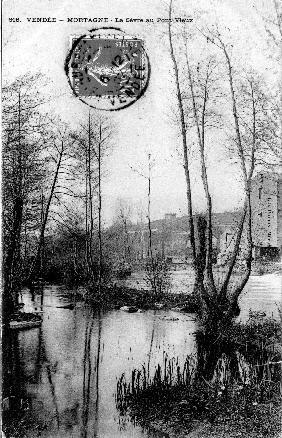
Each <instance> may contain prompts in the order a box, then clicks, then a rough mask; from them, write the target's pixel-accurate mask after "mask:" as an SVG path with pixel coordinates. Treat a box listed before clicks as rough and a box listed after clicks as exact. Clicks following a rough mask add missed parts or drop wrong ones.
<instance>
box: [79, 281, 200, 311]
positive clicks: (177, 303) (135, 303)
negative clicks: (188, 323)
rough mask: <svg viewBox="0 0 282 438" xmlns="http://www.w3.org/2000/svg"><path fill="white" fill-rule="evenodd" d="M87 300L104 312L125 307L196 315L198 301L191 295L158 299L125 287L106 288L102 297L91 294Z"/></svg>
mask: <svg viewBox="0 0 282 438" xmlns="http://www.w3.org/2000/svg"><path fill="white" fill-rule="evenodd" d="M86 300H87V301H88V302H89V303H90V304H92V305H93V306H94V307H100V308H102V309H103V310H111V309H116V310H117V309H122V308H125V307H128V308H130V309H131V311H132V312H134V311H136V312H137V311H138V310H141V311H144V310H160V309H164V310H176V311H183V312H187V313H195V312H196V310H197V303H196V299H195V298H194V296H192V295H190V294H184V293H182V294H174V293H163V294H162V295H161V296H158V297H156V295H155V294H154V293H152V292H151V291H148V290H143V289H140V290H138V289H135V288H129V287H125V286H111V287H104V288H103V289H102V291H101V296H100V297H98V296H97V293H91V292H89V293H88V294H87V296H86ZM122 310H123V309H122Z"/></svg>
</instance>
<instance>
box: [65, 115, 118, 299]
mask: <svg viewBox="0 0 282 438" xmlns="http://www.w3.org/2000/svg"><path fill="white" fill-rule="evenodd" d="M112 136H113V125H112V124H111V123H110V120H109V119H108V118H107V117H106V116H104V115H101V114H98V113H94V112H91V111H89V114H88V120H87V123H83V124H81V125H80V129H79V131H78V132H76V133H75V134H74V135H73V138H74V139H75V140H76V143H77V159H78V166H79V168H80V170H82V177H83V178H84V185H85V192H84V199H85V238H86V241H85V243H86V244H85V248H86V251H85V254H86V264H87V267H88V275H89V277H90V283H91V284H92V286H93V285H94V284H95V283H96V280H97V287H98V293H99V295H100V293H101V284H102V280H103V265H104V261H103V240H102V177H103V163H104V160H105V157H106V156H107V153H108V152H109V148H110V145H111V139H112ZM95 195H96V199H97V202H96V203H95ZM95 212H96V216H95ZM95 217H97V222H98V224H97V229H98V230H97V231H98V232H97V235H98V272H96V268H95V260H94V257H93V256H94V226H95V223H94V222H95ZM96 274H97V275H96Z"/></svg>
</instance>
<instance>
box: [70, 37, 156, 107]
mask: <svg viewBox="0 0 282 438" xmlns="http://www.w3.org/2000/svg"><path fill="white" fill-rule="evenodd" d="M110 30H112V29H96V30H95V31H93V32H91V33H90V34H89V35H84V36H81V37H79V38H73V39H72V48H71V51H70V53H69V54H68V57H67V60H66V73H67V75H68V79H69V83H70V86H71V88H72V90H73V92H74V94H75V96H77V97H78V98H79V99H80V100H82V101H83V102H84V103H86V104H88V105H90V106H92V107H94V108H97V109H104V110H109V111H115V110H118V109H122V108H125V107H128V106H129V105H131V104H133V103H134V102H136V100H138V99H139V98H140V97H141V96H142V95H143V94H144V92H145V90H146V88H147V85H148V81H149V75H150V65H149V60H148V57H147V54H146V52H145V49H144V47H143V43H142V40H140V39H137V38H132V37H129V36H126V35H125V34H124V33H123V32H121V31H118V30H115V32H114V33H109V31H110Z"/></svg>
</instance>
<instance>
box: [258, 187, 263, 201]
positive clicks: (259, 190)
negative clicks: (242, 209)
mask: <svg viewBox="0 0 282 438" xmlns="http://www.w3.org/2000/svg"><path fill="white" fill-rule="evenodd" d="M258 192H259V199H261V192H262V187H259V189H258Z"/></svg>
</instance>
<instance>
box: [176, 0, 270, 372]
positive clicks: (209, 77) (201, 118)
mask: <svg viewBox="0 0 282 438" xmlns="http://www.w3.org/2000/svg"><path fill="white" fill-rule="evenodd" d="M171 17H172V0H171V1H170V7H169V24H168V26H169V46H170V55H171V59H172V64H173V69H174V77H175V85H176V97H177V102H178V110H179V123H180V126H181V137H182V150H183V161H184V170H185V178H186V195H187V204H188V222H189V232H190V242H191V247H192V260H193V267H194V270H195V278H196V280H195V288H194V295H195V297H196V299H197V301H198V308H199V310H198V314H199V317H200V320H201V330H200V331H199V332H198V341H199V344H198V347H199V349H198V359H199V363H198V365H199V370H200V372H201V373H202V374H203V375H204V376H205V377H207V378H210V377H211V376H212V375H213V372H214V367H215V364H216V362H217V360H218V359H219V357H220V356H221V354H222V353H223V352H225V353H227V354H232V349H231V346H230V345H229V341H228V339H227V338H226V337H225V333H227V328H228V327H230V325H231V323H232V319H233V318H234V316H236V315H237V313H238V299H239V296H240V294H241V292H242V290H243V288H244V287H245V285H246V283H247V281H248V279H249V276H250V272H251V261H252V220H251V179H252V176H253V173H254V168H255V164H256V162H255V156H256V152H257V151H258V150H259V145H260V142H261V141H262V136H263V135H265V134H266V129H262V126H263V123H264V124H265V123H266V117H265V114H263V111H259V108H258V101H259V98H258V96H257V94H258V93H257V91H258V90H257V89H256V85H257V83H256V82H255V81H254V80H252V79H251V78H250V77H249V78H248V82H247V84H246V86H247V88H242V87H241V93H243V98H242V96H240V95H239V93H238V91H237V90H238V78H237V76H235V74H234V66H233V59H232V56H231V51H230V48H229V46H228V44H227V43H226V42H225V41H224V38H223V37H222V35H221V34H220V32H219V31H218V29H216V30H215V31H213V32H211V31H210V32H209V33H204V32H203V33H204V36H205V39H206V41H207V42H206V44H210V43H213V44H214V47H216V48H217V50H218V54H217V56H218V58H219V60H220V64H221V65H223V68H224V70H223V73H224V75H223V76H222V81H221V84H220V86H222V87H223V89H224V90H225V89H226V86H225V83H227V90H228V92H227V104H228V106H230V107H231V120H233V129H234V131H233V132H234V135H233V145H234V150H235V151H236V156H237V161H238V163H239V168H240V174H241V175H242V180H243V188H244V192H245V201H244V206H243V209H242V214H241V218H240V221H239V224H238V230H237V234H236V238H235V243H234V246H233V251H232V255H231V258H230V261H229V264H228V266H227V270H226V272H225V275H224V276H223V278H222V279H221V281H217V282H215V281H214V276H215V271H214V267H213V261H212V253H213V251H212V235H213V231H212V230H213V224H212V202H211V194H210V187H209V180H208V173H207V164H206V134H207V129H208V126H209V124H210V121H211V120H212V119H214V117H216V119H217V121H218V115H219V114H220V111H219V110H218V109H217V108H218V106H219V105H220V104H221V105H222V99H219V98H218V97H217V99H214V98H213V95H215V92H216V95H217V94H218V91H217V87H215V82H216V80H215V76H214V71H215V72H216V64H217V63H218V62H215V61H214V60H213V59H209V58H207V60H205V61H201V62H199V63H198V64H196V68H193V67H192V66H193V62H192V60H191V58H192V55H191V53H190V52H189V49H188V44H187V36H186V35H184V38H185V40H184V45H185V49H186V52H185V57H186V68H184V67H183V60H182V64H181V67H180V62H181V61H180V60H179V59H178V57H177V55H176V51H175V42H174V38H173V33H172V24H171V23H172V21H171V20H170V19H171ZM182 69H183V70H184V72H185V73H184V76H185V74H186V77H187V80H188V87H189V93H187V87H186V83H183V78H182ZM180 71H181V74H180ZM201 71H202V73H201ZM182 87H185V88H182ZM247 90H248V91H247ZM225 94H226V93H225ZM242 99H243V101H244V105H245V110H246V111H248V117H245V116H244V115H243V112H242V111H240V110H241V109H242V105H241V102H242ZM211 103H212V106H211V105H210V104H211ZM226 111H228V107H226ZM217 112H218V114H217ZM258 114H260V117H258ZM226 120H227V119H226ZM262 122H263V123H262ZM227 123H229V119H228V121H227ZM191 128H193V129H194V130H195V132H196V134H195V135H196V138H197V147H198V153H199V163H200V169H201V180H202V183H203V187H204V192H205V198H206V204H207V214H206V217H203V216H200V217H199V218H198V219H197V226H196V227H195V226H194V218H193V216H194V215H193V206H192V190H193V188H192V187H191V181H190V171H189V170H190V162H189V149H190V148H191V144H188V136H187V133H188V131H189V134H190V131H191ZM261 131H263V132H261ZM189 138H190V139H191V135H189ZM190 141H191V140H190ZM244 242H246V248H245V249H246V250H245V271H244V272H242V275H241V277H240V278H239V279H237V281H236V282H234V281H233V277H232V274H233V272H234V268H235V264H236V262H237V260H238V256H239V253H240V249H241V247H242V245H243V243H244ZM217 280H220V279H219V278H218V279H217Z"/></svg>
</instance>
